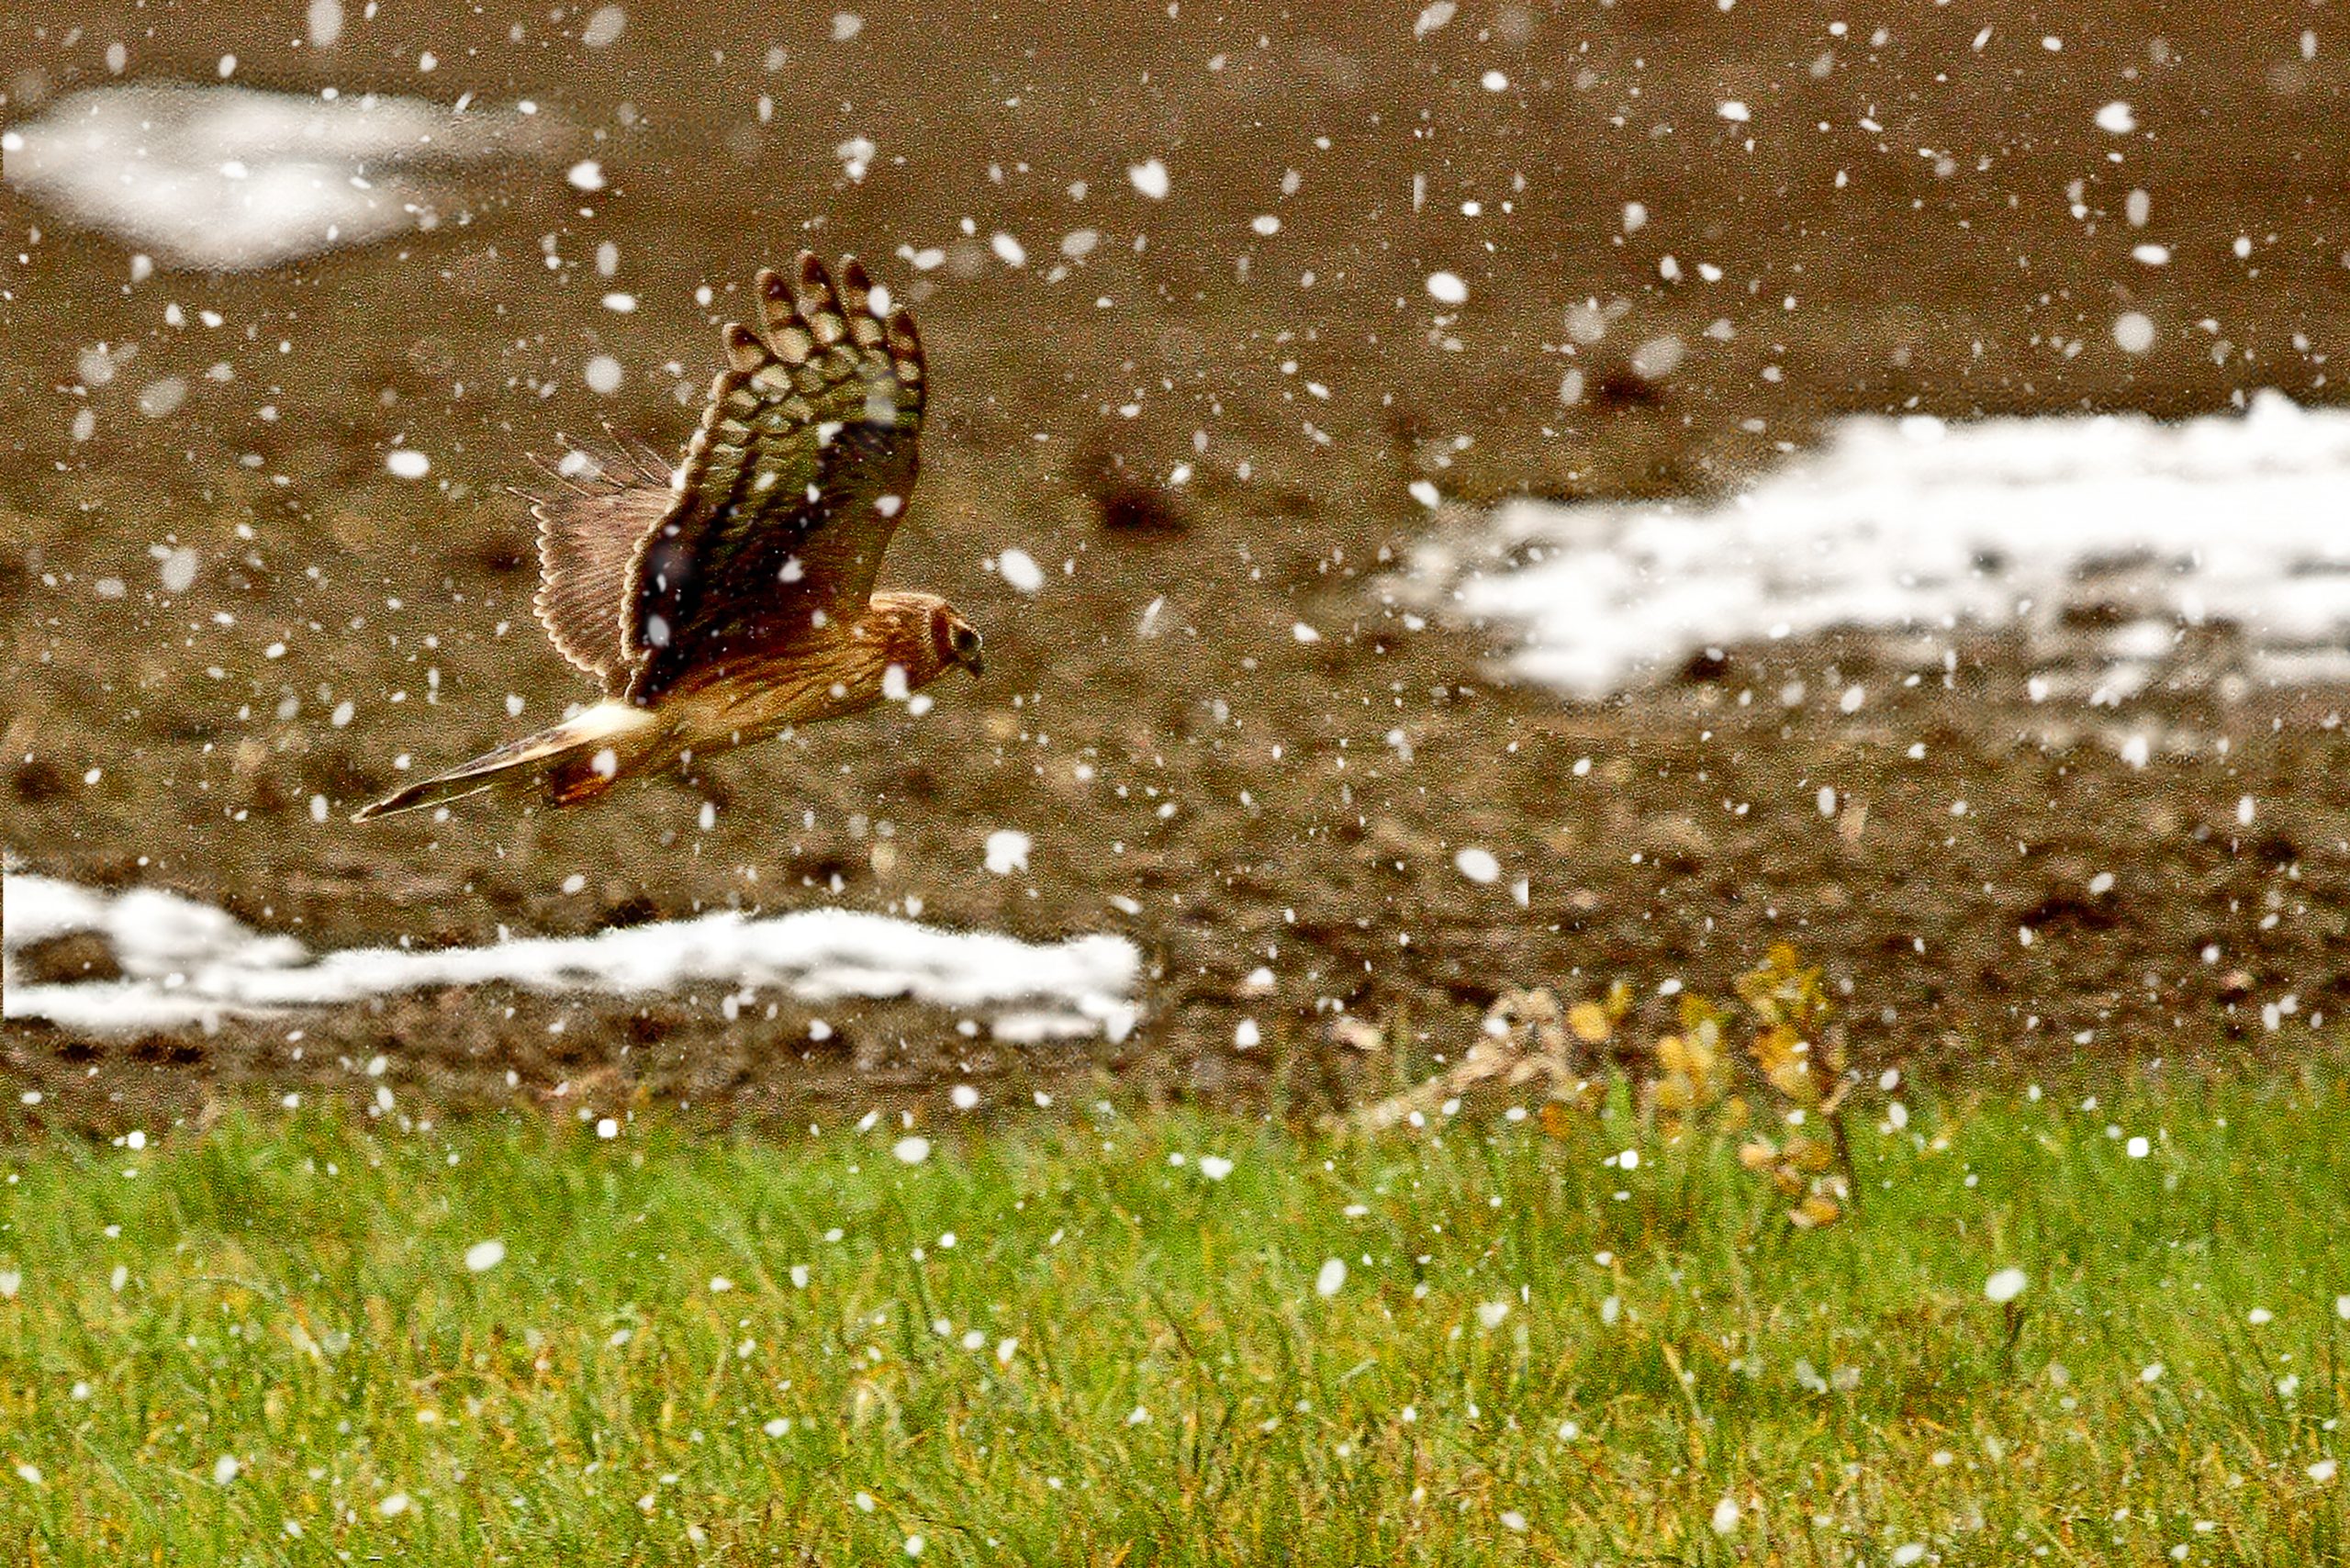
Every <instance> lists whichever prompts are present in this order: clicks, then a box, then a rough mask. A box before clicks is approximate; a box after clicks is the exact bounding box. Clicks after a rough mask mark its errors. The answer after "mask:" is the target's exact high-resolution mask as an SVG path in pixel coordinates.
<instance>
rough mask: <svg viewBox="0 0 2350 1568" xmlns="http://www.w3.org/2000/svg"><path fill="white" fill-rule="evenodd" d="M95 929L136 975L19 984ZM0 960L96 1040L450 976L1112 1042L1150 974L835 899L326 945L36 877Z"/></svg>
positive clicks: (1083, 949) (1118, 945)
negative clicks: (922, 1016)
mask: <svg viewBox="0 0 2350 1568" xmlns="http://www.w3.org/2000/svg"><path fill="white" fill-rule="evenodd" d="M84 931H90V932H95V933H98V934H99V935H103V936H104V937H105V938H106V943H107V946H109V947H111V948H112V949H113V952H114V956H115V958H116V961H117V963H118V964H119V965H120V966H121V968H122V971H123V976H124V978H123V979H121V980H89V981H79V982H73V983H66V984H38V985H36V984H31V983H20V982H19V980H18V977H17V974H16V972H15V970H16V968H17V955H18V954H19V953H20V952H22V951H23V950H25V949H27V948H28V947H30V946H34V945H36V944H39V943H41V942H44V941H48V940H50V939H51V938H54V937H58V936H63V935H71V934H73V933H76V932H84ZM0 953H4V954H5V961H6V970H7V973H6V980H5V989H6V997H5V1001H6V1007H5V1011H6V1016H8V1017H9V1018H12V1019H14V1018H46V1019H48V1020H50V1022H52V1023H54V1024H58V1025H62V1026H64V1027H66V1028H69V1029H84V1030H89V1031H93V1032H99V1033H104V1032H109V1031H115V1030H127V1029H157V1028H174V1027H181V1026H185V1025H202V1026H204V1027H207V1028H208V1027H211V1026H213V1025H215V1024H217V1023H218V1021H219V1020H220V1019H223V1018H232V1017H246V1016H253V1015H261V1014H275V1013H281V1012H285V1011H287V1010H291V1009H297V1008H306V1007H329V1006H336V1005H340V1004H344V1003H349V1002H361V1001H365V1000H367V999H369V998H372V997H382V996H393V995H397V994H399V993H401V992H403V991H415V990H420V989H423V988H427V987H438V986H477V985H484V984H488V983H492V982H499V981H502V982H504V983H506V984H509V985H515V986H520V987H522V988H524V989H526V990H530V991H546V992H561V991H577V992H585V993H595V994H602V995H618V996H632V995H643V994H645V993H648V992H655V991H681V990H683V989H685V988H687V987H688V986H692V985H696V984H703V985H706V984H708V983H710V982H711V981H721V982H725V983H729V984H734V985H740V986H743V987H746V988H757V987H776V988H779V989H781V990H785V991H790V992H791V993H792V994H794V995H796V996H799V997H800V998H802V999H805V1000H809V1001H827V1000H830V999H833V998H835V997H843V996H865V997H911V998H912V999H913V1000H915V1001H917V1002H928V1003H931V1004H933V1005H935V1006H939V1007H947V1008H954V1009H957V1010H958V1011H964V1012H970V1013H977V1014H983V1015H988V1016H990V1019H991V1024H992V1028H993V1032H994V1035H995V1037H996V1038H998V1039H1002V1040H1009V1041H1016V1042H1033V1041H1036V1040H1041V1039H1050V1038H1068V1037H1075V1036H1086V1035H1093V1034H1102V1035H1106V1036H1109V1037H1110V1038H1112V1039H1113V1040H1114V1039H1121V1038H1124V1037H1125V1035H1126V1033H1127V1031H1128V1030H1130V1029H1131V1028H1133V1026H1134V1022H1135V1016H1136V1003H1135V1002H1134V1000H1133V997H1134V993H1135V991H1136V984H1137V981H1138V980H1139V976H1140V970H1141V959H1140V957H1139V955H1138V954H1137V952H1136V948H1135V946H1134V944H1133V943H1131V942H1129V941H1127V940H1126V939H1125V937H1123V936H1113V935H1092V936H1078V937H1072V938H1070V939H1069V940H1068V941H1066V942H1060V943H1056V944H1053V945H1050V946H1045V945H1038V944H1030V943H1026V942H1023V941H1020V940H1018V939H1017V938H1015V937H1012V936H1005V935H999V934H997V933H994V932H986V931H947V930H942V929H940V928H938V927H935V926H928V925H921V924H915V923H914V922H912V921H908V920H899V919H895V918H892V917H890V916H888V915H880V914H867V913H861V912H857V911H852V910H835V909H815V910H801V911H798V912H796V913H790V914H783V915H772V916H764V917H752V916H746V915H744V914H741V913H736V912H733V911H726V912H722V913H715V914H707V915H703V916H701V917H699V918H698V919H694V920H678V921H665V922H658V923H655V924H645V925H637V926H631V927H628V928H626V929H623V930H611V931H603V932H599V933H597V934H596V935H592V936H549V937H530V938H523V939H520V940H516V941H510V942H500V943H496V944H493V945H491V946H484V947H443V948H440V949H437V950H431V951H426V950H414V951H403V950H401V949H398V948H393V947H363V948H347V949H344V950H342V951H341V952H334V953H326V954H313V953H311V952H310V951H309V950H308V948H307V947H305V946H303V945H302V944H301V943H300V942H298V941H296V940H295V939H294V938H293V937H290V936H271V935H262V934H260V933H257V932H254V931H252V930H251V929H250V928H248V927H246V926H245V925H243V924H240V923H239V922H238V921H237V920H236V919H234V918H233V917H231V916H230V915H229V914H227V913H224V912H222V911H220V910H218V909H214V908H212V907H211V906H210V905H208V904H202V903H198V902H195V901H193V900H190V899H185V898H181V897H180V896H178V895H177V894H174V893H167V892H161V891H157V890H152V889H134V890H131V891H129V892H124V893H106V892H99V891H95V890H91V889H87V888H81V887H76V886H75V885H73V883H71V882H64V881H60V880H57V879H53V878H49V877H39V876H10V877H8V878H7V879H6V883H5V908H0Z"/></svg>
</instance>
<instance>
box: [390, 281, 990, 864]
mask: <svg viewBox="0 0 2350 1568" xmlns="http://www.w3.org/2000/svg"><path fill="white" fill-rule="evenodd" d="M841 276H842V287H840V288H837V289H836V288H835V287H834V283H833V280H832V278H831V277H830V275H829V274H827V273H826V272H825V270H824V268H823V266H822V263H820V262H818V261H817V259H816V258H815V257H814V256H812V255H808V254H805V253H803V254H802V255H801V256H800V265H799V278H798V284H797V286H796V288H795V287H793V286H790V285H789V284H787V283H786V281H785V280H784V279H783V278H782V277H781V276H780V275H779V274H776V273H773V272H763V273H761V274H759V279H758V292H759V297H760V299H761V301H762V304H763V307H764V314H765V328H764V331H763V332H759V333H754V332H752V331H751V330H748V329H747V328H744V327H742V326H740V325H730V326H729V327H727V329H726V330H725V334H724V342H725V348H726V360H727V364H726V368H725V369H724V370H722V371H721V372H720V373H719V375H718V378H717V380H716V381H715V382H714V383H713V384H712V386H711V397H710V403H709V406H708V409H706V411H705V412H704V414H703V417H702V423H701V428H700V429H699V430H698V431H695V432H694V436H693V439H692V440H691V441H690V442H688V445H687V448H686V452H685V456H684V459H683V461H682V462H681V463H680V464H679V465H678V467H677V471H676V473H675V474H674V475H673V474H670V473H669V472H668V471H667V470H666V465H663V464H661V463H660V461H659V460H658V459H657V458H655V457H653V456H652V455H651V454H645V453H642V452H638V453H634V454H632V460H633V463H634V466H635V470H636V472H635V474H634V475H633V476H630V477H613V476H610V475H608V474H605V473H602V472H598V473H595V474H594V475H593V476H582V475H581V474H580V473H578V472H571V471H567V469H568V465H565V467H559V468H556V469H554V470H552V472H553V473H554V476H555V477H556V478H557V479H558V481H560V482H562V483H563V484H564V485H565V488H566V490H567V492H568V493H567V494H565V495H564V496H561V497H557V498H551V499H547V500H542V501H538V502H536V503H534V505H533V508H532V510H533V511H534V512H535V513H536V515H537V516H538V519H539V525H540V537H539V554H540V563H541V567H542V575H543V586H542V587H541V588H540V591H539V597H538V612H539V619H540V621H541V622H542V623H543V624H544V625H545V627H546V629H547V634H548V635H549V637H550V638H552V639H553V641H554V644H555V647H556V648H557V650H558V651H560V652H561V653H562V654H563V655H564V656H565V658H568V659H569V660H571V661H572V663H574V664H576V665H577V666H579V667H580V668H582V669H583V670H586V671H587V672H588V673H589V674H591V675H594V676H596V677H597V678H598V679H599V681H600V682H601V683H602V685H603V688H604V693H605V700H603V701H601V702H599V703H598V704H597V705H596V706H594V707H592V708H590V709H588V710H587V711H584V712H582V713H579V714H576V715H575V716H574V717H572V718H569V719H566V720H565V721H564V722H562V723H560V724H556V725H554V727H552V728H550V729H546V730H543V731H541V732H539V733H538V734H534V735H531V736H527V737H525V738H524V739H522V740H519V741H516V742H513V743H511V744H510V745H504V746H501V747H499V748H498V750H496V751H493V752H490V753H488V754H487V755H486V756H479V757H476V758H475V759H474V760H473V761H471V762H468V763H465V764H464V765H463V766H461V767H455V768H452V769H451V770H449V771H448V772H446V773H443V774H440V775H437V776H436V777H434V778H427V779H424V780H422V781H420V782H419V783H416V784H411V785H409V786H408V788H406V789H404V790H399V791H398V792H397V793H396V794H393V795H390V796H387V797H386V798H385V799H384V800H381V801H376V802H375V803H374V804H373V805H370V806H367V807H365V808H364V810H362V811H361V812H359V813H358V816H359V818H360V819H362V820H364V819H366V818H370V817H375V816H383V815H386V814H389V813H390V812H404V811H413V810H416V809H419V808H420V807H424V806H431V805H438V804H440V803H442V801H451V800H455V799H457V798H458V797H460V796H464V795H469V794H472V793H474V792H476V791H477V790H487V789H491V788H494V787H498V786H501V785H515V784H524V785H528V784H533V783H535V784H536V785H538V786H539V787H540V790H541V793H542V795H543V799H544V800H545V801H547V802H548V803H550V804H553V805H557V806H568V805H576V804H578V803H579V802H581V801H588V800H592V799H594V798H595V797H597V796H599V795H600V794H602V793H603V792H604V791H605V790H609V789H610V788H611V786H612V785H613V784H615V783H617V782H619V781H620V780H621V779H622V778H631V777H634V776H637V775H641V774H646V773H651V772H655V771H658V770H659V769H662V768H665V767H669V766H671V765H673V764H675V763H677V761H678V760H679V759H680V758H682V757H685V756H689V755H692V754H697V753H699V754H708V753H710V752H713V751H720V750H724V749H727V748H729V747H732V746H736V745H750V744H752V743H754V742H756V741H762V740H766V739H768V738H770V737H772V736H775V735H778V734H782V733H783V732H784V731H786V730H789V729H793V728H796V727H798V726H800V725H804V724H811V723H815V722H820V721H822V720H826V719H837V718H844V717H846V716H847V715H849V714H852V713H856V712H861V711H864V710H866V709H867V708H870V707H872V706H874V705H875V704H876V703H878V702H880V701H882V700H885V699H887V698H902V697H904V696H906V695H907V694H909V693H911V692H912V691H913V690H915V689H919V688H921V687H923V686H924V685H927V684H928V683H929V682H931V681H932V680H934V679H936V678H938V677H939V676H941V675H943V674H945V673H946V671H947V670H949V669H952V668H956V667H958V666H959V667H962V668H966V669H968V670H970V671H971V672H972V673H973V674H975V675H976V674H978V673H979V669H980V667H981V665H980V657H979V633H977V632H976V631H974V630H972V628H971V626H970V624H969V623H968V622H966V621H965V620H964V619H963V618H962V617H961V616H960V615H958V614H957V613H956V611H955V610H954V607H953V606H951V605H949V604H948V603H947V602H946V600H945V599H940V598H938V597H936V596H935V595H933V594H926V593H910V592H881V593H875V592H873V591H872V584H873V577H874V575H875V572H876V570H877V569H878V566H879V565H880V561H881V554H882V552H883V550H884V549H885V548H886V547H887V545H888V543H889V539H890V533H891V532H892V531H893V530H894V528H895V526H896V522H897V520H898V518H899V517H900V516H901V514H902V513H903V511H904V509H905V503H906V499H907V494H908V492H909V491H910V490H911V489H912V486H913V478H914V467H915V455H914V443H915V437H916V434H917V432H918V431H920V429H921V423H922V409H923V357H922V343H921V340H920V339H919V338H918V337H917V336H916V335H915V332H914V327H913V321H912V318H911V317H909V316H908V315H907V314H906V313H905V312H904V311H902V310H900V311H897V312H895V313H894V314H891V315H890V316H889V317H888V319H887V320H886V321H885V320H884V319H882V318H881V316H880V315H879V314H878V312H876V311H875V310H874V309H872V308H870V307H871V306H872V305H873V304H874V303H875V296H876V294H877V293H878V291H877V290H875V289H874V287H873V286H872V284H871V282H870V280H869V279H867V276H866V274H865V271H864V269H863V268H862V267H860V266H858V265H857V263H856V261H855V260H854V259H851V260H848V261H846V262H845V263H843V264H842V268H841Z"/></svg>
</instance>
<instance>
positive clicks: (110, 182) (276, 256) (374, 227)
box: [5, 83, 567, 272]
mask: <svg viewBox="0 0 2350 1568" xmlns="http://www.w3.org/2000/svg"><path fill="white" fill-rule="evenodd" d="M566 136H567V133H566V132H565V131H564V130H563V129H561V128H560V127H558V126H556V125H555V124H554V123H553V122H552V121H551V120H550V119H549V118H548V117H545V116H533V115H526V114H524V113H522V112H521V111H520V110H519V109H468V110H466V111H465V112H464V113H459V112H458V111H457V110H455V109H454V108H452V107H450V106H444V105H441V104H433V103H427V102H425V101H424V100H422V99H420V98H408V97H394V96H387V95H377V94H374V93H368V94H354V95H351V96H349V97H332V98H330V97H323V96H320V97H312V96H308V95H300V94H294V93H269V92H261V91H258V90H256V89H253V88H250V87H237V86H229V85H198V84H185V83H167V84H140V85H128V86H117V87H97V88H93V89H91V90H89V91H87V92H82V93H75V94H73V95H71V96H69V97H67V98H65V99H63V100H62V101H61V102H60V103H59V104H58V105H57V106H55V107H53V108H51V109H50V111H49V112H48V113H47V114H45V115H43V116H41V117H40V118H39V119H36V120H32V121H30V122H28V123H26V124H22V125H17V126H12V127H10V128H9V129H8V131H7V133H6V143H5V151H6V177H7V180H8V183H9V184H10V185H14V186H16V187H17V189H18V190H19V191H21V192H23V193H24V194H25V195H26V196H30V197H32V198H34V199H35V200H38V201H39V202H41V203H43V204H45V205H47V206H49V207H51V208H53V209H55V210H56V211H58V212H60V213H62V214H63V215H64V216H66V217H67V218H71V219H73V221H75V222H77V223H80V224H83V225H85V226H87V227H89V228H92V229H95V230H101V231H103V232H105V233H106V234H109V235H111V236H113V237H114V238H115V239H116V240H117V241H121V242H122V243H124V244H126V245H129V246H131V247H133V248H134V249H136V250H139V251H141V252H151V254H152V255H153V257H154V259H155V260H156V261H157V262H159V263H162V265H164V266H167V267H182V268H190V269H203V270H207V271H215V272H250V271H254V270H257V269H260V268H263V267H272V266H276V265H279V264H280V263H285V262H289V261H295V260H297V259H299V258H301V257H304V256H310V255H316V254H318V253H319V252H324V251H330V250H333V249H336V248H338V247H340V246H344V245H362V244H367V243H369V242H371V241H377V240H383V239H387V238H389V237H390V236H392V235H395V234H401V233H406V232H408V231H409V230H417V229H431V228H434V227H436V226H437V225H438V224H439V223H440V222H441V221H442V218H443V217H444V216H447V217H450V218H454V217H455V216H456V210H455V209H457V208H458V207H460V206H461V205H462V204H463V202H464V199H465V189H464V185H462V184H460V183H459V181H458V178H457V177H458V176H460V175H463V174H469V173H473V172H476V171H478V170H483V169H487V168H494V167H495V166H496V165H498V164H500V163H504V162H511V161H517V160H520V161H526V162H545V161H547V160H549V159H551V158H552V157H553V156H554V149H555V148H556V146H557V145H558V144H559V143H561V142H562V141H564V140H565V139H566Z"/></svg>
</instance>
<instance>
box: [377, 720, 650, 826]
mask: <svg viewBox="0 0 2350 1568" xmlns="http://www.w3.org/2000/svg"><path fill="white" fill-rule="evenodd" d="M666 731H667V726H666V724H664V723H663V722H661V721H660V720H658V719H656V718H655V717H654V716H653V714H652V713H651V712H650V711H647V710H645V709H643V708H638V707H635V706H632V704H629V703H625V702H599V703H598V704H597V705H596V706H595V707H593V708H590V709H588V711H586V712H584V713H580V714H577V715H576V716H575V717H572V718H569V719H565V721H564V722H562V723H560V724H556V725H554V727H553V728H551V729H544V730H541V731H540V732H539V733H538V734H534V735H525V736H524V737H523V738H522V739H520V740H519V741H513V742H510V743H509V744H508V745H502V746H499V747H498V749H497V750H496V751H493V752H488V753H486V754H484V755H483V756H477V757H476V758H474V759H473V760H472V761H471V762H468V763H465V764H464V765H462V766H460V767H453V768H451V769H449V771H448V772H446V773H438V774H435V775H433V776H432V777H431V778H422V779H419V780H418V781H417V782H416V783H413V784H411V785H409V786H408V788H406V789H405V790H397V791H396V792H395V793H393V794H389V795H386V796H385V797H384V798H383V799H382V800H380V801H375V803H374V804H372V805H366V806H362V807H361V808H360V809H359V810H358V811H357V812H353V814H352V818H351V820H352V821H353V822H366V821H369V820H370V819H372V818H375V817H387V816H390V815H391V814H392V813H393V812H413V811H420V810H422V809H423V808H425V807H427V806H437V805H440V804H442V802H444V801H454V800H458V799H460V798H462V797H464V796H466V795H472V794H476V793H478V792H479V791H481V790H492V789H497V788H499V787H501V786H504V787H511V786H515V785H527V784H530V783H532V782H536V783H538V784H539V785H540V786H541V788H542V790H543V793H544V796H545V799H546V801H547V803H548V804H550V805H554V806H573V805H577V804H578V803H579V802H581V801H589V800H593V799H594V798H595V797H597V796H598V795H600V794H602V793H603V792H604V791H605V790H609V789H610V788H611V787H612V783H613V781H614V780H615V779H618V778H621V777H622V776H624V775H626V774H631V773H634V772H637V771H639V770H640V769H641V768H642V767H643V766H644V765H645V764H646V763H647V762H650V761H652V760H654V759H655V756H657V754H658V753H659V751H660V749H661V741H662V737H663V736H664V734H666Z"/></svg>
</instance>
